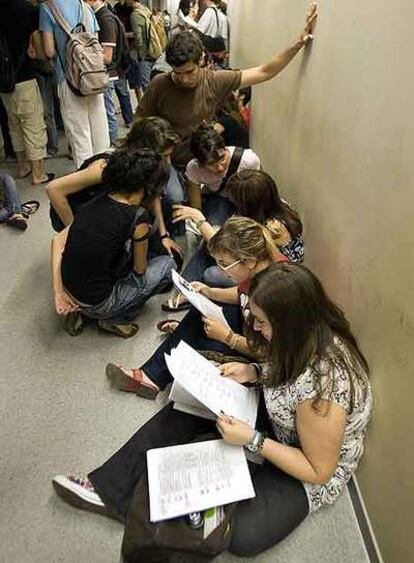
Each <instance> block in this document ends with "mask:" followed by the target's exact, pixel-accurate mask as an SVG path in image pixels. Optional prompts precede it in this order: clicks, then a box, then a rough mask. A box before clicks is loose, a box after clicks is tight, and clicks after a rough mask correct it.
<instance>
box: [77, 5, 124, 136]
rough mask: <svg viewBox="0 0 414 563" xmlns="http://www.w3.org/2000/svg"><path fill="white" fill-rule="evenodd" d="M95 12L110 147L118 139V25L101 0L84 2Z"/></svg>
mask: <svg viewBox="0 0 414 563" xmlns="http://www.w3.org/2000/svg"><path fill="white" fill-rule="evenodd" d="M85 1H86V3H87V4H89V6H90V7H91V8H92V10H93V11H94V12H95V17H96V21H97V22H98V26H99V31H98V38H99V43H100V44H101V45H102V47H103V51H104V62H105V65H106V68H107V69H108V72H109V84H108V88H107V89H106V91H105V92H104V101H105V110H106V116H107V119H108V128H109V140H110V141H111V145H112V144H113V143H114V142H115V141H116V139H118V119H117V117H116V111H115V105H114V92H115V86H114V84H115V81H116V80H118V79H119V75H118V69H117V68H116V64H115V63H116V49H117V44H118V36H119V31H118V24H117V22H116V20H115V15H114V14H113V13H112V12H111V10H110V9H109V8H108V6H106V3H105V2H104V1H103V0H85Z"/></svg>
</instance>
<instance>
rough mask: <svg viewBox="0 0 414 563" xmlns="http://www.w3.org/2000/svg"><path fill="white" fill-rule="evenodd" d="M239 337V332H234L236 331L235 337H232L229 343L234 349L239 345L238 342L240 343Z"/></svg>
mask: <svg viewBox="0 0 414 563" xmlns="http://www.w3.org/2000/svg"><path fill="white" fill-rule="evenodd" d="M239 338H240V335H239V334H234V333H233V338H232V339H231V342H230V344H229V346H230V348H231V349H232V350H234V349H235V348H236V346H237V344H238V342H239Z"/></svg>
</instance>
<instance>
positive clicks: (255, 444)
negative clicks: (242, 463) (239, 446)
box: [244, 430, 265, 454]
mask: <svg viewBox="0 0 414 563" xmlns="http://www.w3.org/2000/svg"><path fill="white" fill-rule="evenodd" d="M264 441H265V436H263V434H262V433H261V432H259V431H258V430H255V431H254V434H253V437H252V439H251V440H250V441H249V442H247V444H245V445H244V447H245V448H247V449H248V450H249V452H252V453H254V454H257V453H260V452H261V450H262V448H263V444H264Z"/></svg>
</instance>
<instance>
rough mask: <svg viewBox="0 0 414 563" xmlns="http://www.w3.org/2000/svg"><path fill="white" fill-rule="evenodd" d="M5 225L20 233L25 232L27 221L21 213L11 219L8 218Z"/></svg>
mask: <svg viewBox="0 0 414 563" xmlns="http://www.w3.org/2000/svg"><path fill="white" fill-rule="evenodd" d="M6 223H7V225H10V227H15V228H16V229H19V230H20V231H25V230H26V229H27V220H26V218H25V216H24V215H22V214H21V213H16V214H15V215H14V216H13V217H10V218H9V219H7V221H6Z"/></svg>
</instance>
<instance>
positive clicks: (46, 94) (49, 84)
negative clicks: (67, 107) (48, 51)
mask: <svg viewBox="0 0 414 563" xmlns="http://www.w3.org/2000/svg"><path fill="white" fill-rule="evenodd" d="M35 77H36V80H37V84H38V86H39V90H40V95H41V96H42V100H43V110H44V113H43V117H44V120H45V125H46V133H47V145H46V150H47V153H48V154H53V155H55V154H56V153H57V152H58V150H59V137H58V132H57V127H56V120H55V88H56V84H55V77H54V74H42V73H40V72H36V73H35Z"/></svg>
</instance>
